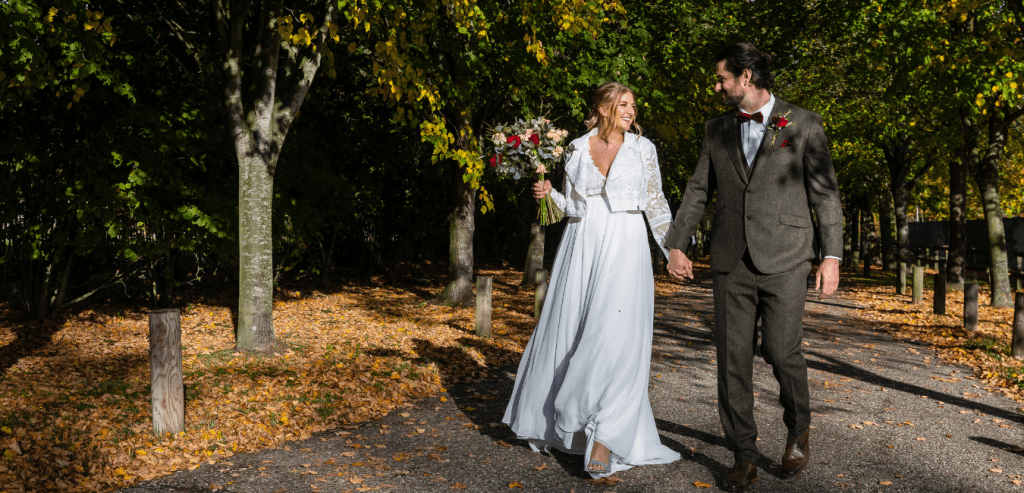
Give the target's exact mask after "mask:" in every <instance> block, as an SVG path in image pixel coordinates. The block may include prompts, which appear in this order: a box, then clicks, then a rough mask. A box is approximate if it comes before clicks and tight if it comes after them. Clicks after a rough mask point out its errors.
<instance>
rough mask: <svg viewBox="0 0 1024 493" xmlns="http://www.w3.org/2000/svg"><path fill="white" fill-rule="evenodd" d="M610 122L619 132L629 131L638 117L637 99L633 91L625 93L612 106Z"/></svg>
mask: <svg viewBox="0 0 1024 493" xmlns="http://www.w3.org/2000/svg"><path fill="white" fill-rule="evenodd" d="M610 113H611V115H610V116H611V121H610V122H609V123H610V124H611V125H612V126H613V127H614V128H615V129H616V130H618V131H619V132H628V131H629V128H630V126H631V125H633V120H635V119H636V100H635V99H633V94H632V93H629V92H627V93H624V94H623V95H622V97H620V98H619V100H618V102H616V103H615V105H614V106H613V107H612V111H611V112H610Z"/></svg>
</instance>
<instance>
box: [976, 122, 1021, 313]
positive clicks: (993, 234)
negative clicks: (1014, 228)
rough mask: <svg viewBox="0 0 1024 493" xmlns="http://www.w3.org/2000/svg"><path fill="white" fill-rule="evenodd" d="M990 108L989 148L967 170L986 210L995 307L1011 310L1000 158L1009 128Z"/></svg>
mask: <svg viewBox="0 0 1024 493" xmlns="http://www.w3.org/2000/svg"><path fill="white" fill-rule="evenodd" d="M989 109H990V110H991V113H992V115H991V116H990V117H989V131H988V149H987V150H986V152H985V156H984V157H983V158H980V159H974V160H973V161H974V164H975V165H974V166H972V167H970V168H968V172H969V173H970V174H971V176H972V177H973V178H974V182H975V183H976V184H977V185H978V190H979V191H980V192H981V203H982V206H983V208H984V210H985V225H986V226H987V229H988V248H989V272H990V274H991V282H992V285H991V288H992V289H991V291H992V306H994V307H997V308H1009V307H1011V306H1013V297H1012V296H1011V292H1010V271H1009V266H1008V265H1007V258H1006V232H1005V231H1004V228H1003V210H1002V207H1001V206H1000V200H999V158H1000V156H1001V154H1002V150H1003V147H1005V146H1006V134H1007V127H1008V125H1007V122H1005V121H1004V120H1002V119H1001V115H1000V112H999V108H998V107H996V106H994V105H992V106H990V107H989ZM976 155H977V154H975V156H976Z"/></svg>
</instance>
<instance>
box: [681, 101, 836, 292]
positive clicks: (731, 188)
mask: <svg viewBox="0 0 1024 493" xmlns="http://www.w3.org/2000/svg"><path fill="white" fill-rule="evenodd" d="M787 111H788V112H790V113H789V116H788V117H787V119H788V120H789V121H790V122H791V124H790V125H789V126H787V127H786V128H783V129H780V130H779V132H778V136H777V137H776V138H775V143H774V145H772V135H773V134H774V133H775V130H773V129H772V128H768V129H766V131H765V134H764V139H763V140H762V141H761V146H760V147H759V148H758V151H757V157H756V158H755V160H754V164H753V166H750V167H749V168H748V166H747V162H746V159H744V157H743V151H742V150H741V147H740V129H739V123H738V122H737V121H736V116H735V115H736V112H735V111H732V112H729V113H726V114H724V115H721V116H718V117H715V118H712V119H710V120H708V121H707V123H706V125H705V131H704V142H703V148H702V149H701V153H700V159H699V160H698V161H697V169H696V171H695V172H694V174H693V176H692V177H691V178H690V181H689V182H688V183H687V184H686V192H685V193H684V194H683V203H682V205H680V207H679V210H678V211H677V212H676V217H675V221H674V222H673V224H672V227H671V228H670V229H669V232H668V235H667V236H666V238H665V247H666V248H678V249H680V250H683V251H686V246H687V245H688V243H689V239H690V237H691V236H692V235H693V234H694V231H695V230H696V228H697V223H698V222H699V221H700V218H701V216H702V215H703V213H704V208H705V206H706V204H707V202H708V200H710V197H711V194H712V193H714V192H715V191H716V190H717V192H718V202H717V204H716V207H715V218H714V222H713V224H712V227H711V269H712V271H714V272H722V273H728V272H731V271H732V269H733V268H735V267H736V265H737V263H738V262H739V261H740V259H742V258H743V253H744V252H745V251H746V250H749V251H750V257H751V260H753V262H754V266H755V267H757V269H758V270H759V271H761V272H762V273H765V274H776V273H780V272H788V271H791V270H793V269H795V268H796V267H798V266H799V265H800V264H801V263H804V262H807V261H810V260H812V259H813V258H814V249H813V245H814V237H815V227H814V222H813V221H812V219H811V211H814V215H815V216H816V218H817V235H818V240H819V244H820V248H821V254H822V257H825V256H834V257H842V253H843V213H842V209H841V205H840V201H839V185H838V183H837V182H836V174H835V169H834V168H833V167H832V158H831V157H830V155H829V150H828V139H827V138H826V137H825V128H824V126H823V125H822V121H821V116H820V115H818V114H817V113H813V112H810V111H807V110H804V109H802V108H799V107H797V106H795V105H793V104H790V103H787V102H785V101H783V100H781V99H779V98H778V97H776V98H775V106H774V108H773V110H772V114H773V115H779V114H785V113H786V112H787ZM766 117H767V116H766ZM786 141H788V143H786V145H785V147H783V146H782V143H783V142H786Z"/></svg>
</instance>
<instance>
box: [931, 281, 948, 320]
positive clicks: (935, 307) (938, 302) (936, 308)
mask: <svg viewBox="0 0 1024 493" xmlns="http://www.w3.org/2000/svg"><path fill="white" fill-rule="evenodd" d="M932 312H933V313H935V314H936V315H945V314H946V275H945V274H935V298H934V299H933V300H932Z"/></svg>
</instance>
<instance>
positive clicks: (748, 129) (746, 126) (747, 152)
mask: <svg viewBox="0 0 1024 493" xmlns="http://www.w3.org/2000/svg"><path fill="white" fill-rule="evenodd" d="M769 96H770V97H769V98H768V102H767V103H765V105H764V106H762V107H761V108H760V109H757V110H754V111H747V110H745V109H743V108H740V111H742V112H744V113H749V114H751V115H753V114H754V113H757V112H760V113H761V123H758V122H757V121H755V120H747V121H745V122H743V123H742V124H740V143H741V144H742V145H743V156H744V157H746V158H747V167H750V166H751V165H753V164H754V157H755V156H757V148H758V147H761V139H763V138H764V132H765V131H766V130H768V117H770V116H771V114H772V108H773V107H774V106H775V95H774V94H771V93H769Z"/></svg>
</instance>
